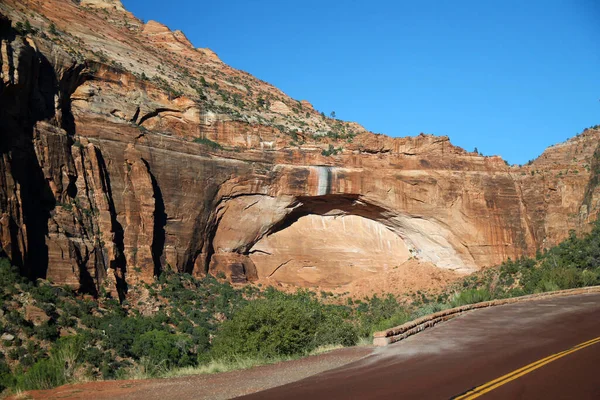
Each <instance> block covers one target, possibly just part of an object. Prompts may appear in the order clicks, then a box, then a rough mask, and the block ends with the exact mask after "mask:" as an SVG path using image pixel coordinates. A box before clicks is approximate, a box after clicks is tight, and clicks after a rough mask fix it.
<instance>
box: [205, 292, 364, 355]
mask: <svg viewBox="0 0 600 400" xmlns="http://www.w3.org/2000/svg"><path fill="white" fill-rule="evenodd" d="M340 310H341V309H339V308H335V307H333V306H324V305H323V304H322V303H319V302H318V301H317V300H316V299H315V298H314V296H312V295H311V294H309V293H307V292H299V293H297V294H296V295H284V294H281V293H276V292H275V291H267V295H266V298H264V299H259V300H255V301H252V302H250V303H248V305H246V306H245V307H244V308H242V309H241V310H239V311H238V312H237V313H235V314H234V316H233V318H232V319H231V320H229V321H226V322H224V323H223V325H222V326H221V329H220V331H219V332H218V334H217V337H216V338H215V341H214V343H213V349H212V355H213V357H214V358H216V359H219V358H223V359H236V358H239V357H259V358H267V359H268V358H276V357H280V356H295V355H301V354H306V353H308V352H310V351H312V350H313V349H315V348H316V347H318V346H322V345H326V344H340V343H341V344H354V343H356V341H357V340H358V336H357V332H356V329H355V328H354V327H352V326H351V325H350V324H345V323H343V321H342V320H341V316H340Z"/></svg>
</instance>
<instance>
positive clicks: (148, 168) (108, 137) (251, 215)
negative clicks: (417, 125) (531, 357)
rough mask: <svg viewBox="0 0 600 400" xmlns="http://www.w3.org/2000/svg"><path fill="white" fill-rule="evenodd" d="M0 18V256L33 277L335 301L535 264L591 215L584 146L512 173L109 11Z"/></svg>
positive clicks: (4, 8)
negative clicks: (412, 281)
mask: <svg viewBox="0 0 600 400" xmlns="http://www.w3.org/2000/svg"><path fill="white" fill-rule="evenodd" d="M78 3H79V4H78ZM0 14H1V17H0V39H1V46H0V65H1V75H0V248H1V249H2V252H3V253H4V254H5V255H7V256H8V257H10V258H11V260H12V261H13V263H14V264H15V265H18V266H19V267H20V268H21V270H22V272H23V274H25V275H28V276H29V277H31V278H37V277H44V278H48V279H50V280H52V281H53V282H56V283H60V284H68V285H71V286H72V287H74V288H77V289H80V290H82V291H86V292H91V293H95V292H96V291H98V290H99V289H100V286H102V285H105V286H106V287H108V288H110V289H111V290H114V291H117V292H118V293H119V294H120V295H121V296H125V295H126V292H127V288H128V286H129V285H135V284H137V283H139V282H148V281H150V280H152V279H154V277H155V276H157V275H158V274H160V273H161V272H162V271H165V270H167V269H170V270H173V271H177V272H180V273H190V274H197V275H202V274H206V273H212V274H218V273H221V272H222V273H224V274H225V275H226V276H227V277H228V278H229V279H231V280H232V281H233V282H240V283H243V282H247V281H259V282H265V283H271V284H282V285H293V286H311V287H319V288H323V289H340V290H344V289H345V288H353V287H355V286H352V285H356V284H357V282H363V283H364V282H367V283H364V284H366V285H368V282H370V281H369V280H368V279H370V277H376V276H380V275H381V274H388V273H392V272H393V271H395V270H398V271H403V273H408V274H410V273H411V271H412V270H415V274H417V273H421V272H419V271H417V269H419V268H421V269H423V268H425V269H427V271H431V270H439V271H443V272H444V273H447V272H449V271H454V273H469V272H472V271H475V270H478V269H480V268H482V267H484V266H490V265H494V264H496V263H499V262H501V261H503V260H505V259H507V258H508V257H511V258H516V257H520V256H523V255H533V254H535V252H536V251H538V250H540V249H543V248H547V247H549V246H552V245H555V244H556V243H558V242H559V241H561V240H562V239H564V238H565V237H566V236H567V235H568V234H569V231H570V230H575V231H577V232H581V231H585V230H586V229H588V228H589V224H590V223H591V222H592V221H593V220H595V219H596V217H597V214H598V210H599V207H600V203H599V202H600V189H599V188H598V182H599V177H598V174H599V172H600V148H599V147H598V143H599V138H600V130H597V129H589V130H586V131H584V132H583V133H582V134H580V135H578V136H577V137H575V138H573V139H570V140H568V141H567V142H565V143H562V144H560V145H556V146H553V147H551V148H549V149H548V150H547V151H546V152H545V153H544V154H542V155H541V156H540V157H539V158H538V159H537V160H535V161H533V162H532V163H530V164H529V165H527V166H522V167H516V166H508V165H506V164H505V162H504V161H503V160H502V159H501V158H499V157H484V156H481V155H478V154H475V153H469V152H466V151H464V150H462V149H460V148H458V147H455V146H453V145H452V144H451V143H450V141H449V139H448V138H447V137H436V136H430V135H423V134H421V135H419V136H416V137H406V138H389V137H386V136H383V135H376V134H372V133H369V132H366V131H365V130H364V128H362V127H361V126H360V125H358V124H356V123H350V122H343V121H339V120H336V119H333V118H327V117H325V116H324V115H322V114H320V113H319V112H318V111H316V110H314V108H313V107H312V106H311V105H310V103H309V102H307V101H296V100H294V99H291V98H289V97H288V96H286V95H285V94H284V93H282V92H281V91H280V90H278V89H276V88H275V87H273V86H271V85H269V84H267V83H265V82H263V81H260V80H258V79H256V78H254V77H252V76H251V75H249V74H247V73H245V72H243V71H239V70H236V69H233V68H231V67H229V66H227V65H226V64H224V63H223V62H221V60H219V58H218V57H217V56H216V54H215V53H213V52H212V51H210V50H208V49H198V48H194V46H193V45H192V43H191V42H190V41H189V40H188V39H187V38H186V37H185V35H184V34H183V33H181V32H179V31H174V32H173V31H171V30H169V28H167V27H166V26H164V25H162V24H160V23H157V22H154V21H149V22H148V23H146V24H144V23H143V22H141V21H139V20H138V19H136V18H135V17H134V16H133V15H132V14H130V13H129V12H127V11H126V10H125V9H124V8H123V6H122V4H121V3H120V2H119V1H118V0H85V1H84V0H82V1H81V2H75V1H69V0H44V1H41V0H40V1H36V0H29V1H27V2H22V1H20V0H5V1H3V2H2V3H0ZM29 27H31V28H29ZM432 267H433V268H432ZM365 279H366V280H365ZM372 282H375V281H372Z"/></svg>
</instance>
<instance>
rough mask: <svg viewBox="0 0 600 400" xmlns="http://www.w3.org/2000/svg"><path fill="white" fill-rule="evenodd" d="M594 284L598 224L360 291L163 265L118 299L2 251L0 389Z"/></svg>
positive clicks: (302, 349) (320, 337)
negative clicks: (419, 279) (422, 278)
mask: <svg viewBox="0 0 600 400" xmlns="http://www.w3.org/2000/svg"><path fill="white" fill-rule="evenodd" d="M598 284H600V225H599V224H596V225H595V227H594V229H593V230H592V232H591V233H590V234H587V235H583V236H582V237H579V238H578V237H576V236H575V234H571V236H570V237H569V238H568V239H566V240H565V241H564V242H563V243H561V244H560V245H559V246H556V247H554V248H552V249H550V250H548V251H546V252H541V253H538V255H537V257H535V258H523V259H520V260H515V261H511V260H509V261H507V262H505V263H503V264H502V265H500V266H499V267H497V268H490V269H487V270H485V271H482V272H480V273H478V274H474V275H471V276H469V277H467V278H465V279H464V280H462V281H461V282H458V283H456V284H454V285H452V286H451V287H449V288H448V289H447V290H446V291H444V292H442V293H436V294H425V293H419V292H418V293H416V294H414V295H413V297H412V299H411V301H399V300H397V299H396V298H395V297H393V296H392V295H387V296H373V297H369V298H365V299H361V300H353V299H342V298H340V297H338V296H335V295H332V294H330V293H326V292H321V293H320V294H316V293H313V292H310V291H307V290H299V291H298V292H296V293H293V294H289V293H283V292H280V291H277V290H275V289H273V288H266V289H262V288H258V287H255V286H246V287H242V288H239V287H233V286H231V285H230V284H228V283H226V282H224V281H223V280H222V279H217V278H214V277H211V276H208V277H205V278H200V279H199V278H195V277H192V276H190V275H188V274H174V273H169V272H165V273H163V274H162V275H161V276H160V278H159V279H158V280H157V281H156V282H155V283H153V284H152V285H142V286H140V287H139V288H137V289H136V291H135V292H133V293H132V294H131V296H130V297H129V298H128V300H127V301H125V302H124V303H122V304H120V303H119V302H118V301H117V300H116V299H114V298H112V297H111V295H110V294H109V293H107V292H106V291H102V292H101V294H100V295H99V297H98V298H91V297H89V296H82V295H78V294H76V293H73V291H72V290H70V289H69V288H66V287H57V286H53V285H52V284H51V283H49V282H47V281H42V280H39V281H38V282H30V281H28V280H27V279H25V278H22V277H21V276H20V275H19V273H18V270H17V269H16V268H14V267H12V266H11V265H10V263H9V262H8V260H6V259H0V287H1V292H0V334H1V335H2V339H1V341H0V388H1V389H3V390H4V389H8V390H13V391H15V390H29V389H47V388H52V387H55V386H59V385H62V384H65V383H69V382H81V381H87V380H97V379H125V378H133V379H136V378H148V377H172V376H180V375H189V374H197V373H212V372H220V371H227V370H231V369H240V368H248V367H252V366H255V365H259V364H264V363H269V362H276V361H281V360H287V359H292V358H297V357H301V356H305V355H308V354H314V353H318V352H322V351H324V350H327V349H332V348H336V347H342V346H354V345H357V344H359V343H369V342H370V338H371V335H372V334H373V332H375V331H379V330H384V329H387V328H390V327H393V326H396V325H400V324H402V323H404V322H407V321H409V320H411V319H415V318H418V317H421V316H423V315H427V314H429V313H432V312H436V311H439V310H442V309H446V308H450V307H455V306H460V305H464V304H471V303H476V302H480V301H485V300H491V299H498V298H507V297H513V296H521V295H525V294H531V293H539V292H547V291H554V290H559V289H569V288H575V287H583V286H592V285H598Z"/></svg>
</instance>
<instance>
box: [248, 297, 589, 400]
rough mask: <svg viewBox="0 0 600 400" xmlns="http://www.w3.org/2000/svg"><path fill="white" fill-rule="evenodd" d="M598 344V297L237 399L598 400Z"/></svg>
mask: <svg viewBox="0 0 600 400" xmlns="http://www.w3.org/2000/svg"><path fill="white" fill-rule="evenodd" d="M599 337H600V294H586V295H581V296H573V297H562V298H555V299H546V300H538V301H534V302H529V303H517V304H511V305H505V306H499V307H492V308H487V309H482V310H476V311H472V312H469V313H467V314H465V315H463V316H461V317H458V318H456V319H453V320H451V321H448V322H446V323H443V324H440V325H438V326H436V327H434V328H432V329H429V330H426V331H424V332H422V333H420V334H418V335H415V336H412V337H409V338H408V339H405V340H403V341H401V342H398V343H395V344H392V345H389V346H387V347H382V348H379V349H377V350H376V351H375V353H374V354H373V355H371V356H369V357H367V358H365V359H362V360H360V361H357V362H355V363H352V364H349V365H346V366H344V367H341V368H338V369H335V370H331V371H327V372H324V373H321V374H318V375H314V376H311V377H309V378H306V379H303V380H300V381H298V382H294V383H290V384H287V385H284V386H279V387H276V388H273V389H269V390H266V391H262V392H258V393H254V394H251V395H248V396H244V397H241V398H243V399H286V400H289V399H310V400H318V399H328V400H329V399H388V398H395V399H450V398H454V397H458V396H461V395H463V397H464V398H475V397H472V393H477V392H476V391H474V392H469V391H470V390H472V389H477V388H482V387H483V388H493V389H492V390H489V391H485V393H484V394H482V395H481V397H478V398H481V399H573V398H577V399H600V380H598V375H597V374H598V367H597V366H598V363H599V362H600V341H598V343H596V341H592V340H593V339H596V338H599ZM586 342H587V343H588V344H587V345H585V346H581V344H584V343H586ZM578 345H580V346H579V347H576V348H575V350H574V351H573V349H572V348H573V347H575V346H578ZM557 355H560V357H557ZM551 356H552V357H551ZM544 360H545V361H544ZM524 367H526V368H524ZM518 370H519V371H521V373H514V372H515V371H517V372H518ZM523 372H524V373H523ZM490 382H491V383H494V382H500V384H499V385H498V384H496V385H492V384H490ZM486 384H487V386H486ZM496 386H497V387H496ZM470 393H471V394H470ZM479 393H480V394H481V393H482V392H479ZM469 396H471V397H469Z"/></svg>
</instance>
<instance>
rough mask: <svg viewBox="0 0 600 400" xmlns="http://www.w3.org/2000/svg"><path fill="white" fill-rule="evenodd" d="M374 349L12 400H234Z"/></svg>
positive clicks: (70, 387) (62, 389)
mask: <svg viewBox="0 0 600 400" xmlns="http://www.w3.org/2000/svg"><path fill="white" fill-rule="evenodd" d="M373 351H374V348H373V347H371V346H365V347H350V348H344V349H338V350H333V351H330V352H328V353H324V354H319V355H315V356H310V357H306V358H302V359H298V360H292V361H284V362H280V363H277V364H270V365H263V366H260V367H254V368H250V369H247V370H241V371H230V372H222V373H217V374H205V375H195V376H186V377H181V378H169V379H148V380H129V381H103V382H88V383H82V384H75V385H65V386H61V387H58V388H55V389H51V390H38V391H30V392H25V393H22V394H20V395H18V396H14V397H12V398H13V399H48V400H50V399H56V400H58V399H69V400H76V399H85V400H89V399H92V398H93V399H96V400H109V399H132V400H166V399H181V400H182V399H214V400H221V399H231V398H233V397H237V396H242V395H245V394H250V393H255V392H259V391H261V390H265V389H269V388H272V387H276V386H281V385H285V384H287V383H290V382H295V381H298V380H301V379H304V378H306V377H309V376H311V375H315V374H318V373H320V372H323V371H327V370H331V369H335V368H338V367H341V366H344V365H346V364H349V363H352V362H354V361H357V360H360V359H362V358H364V357H367V356H369V355H370V354H372V353H373Z"/></svg>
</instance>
